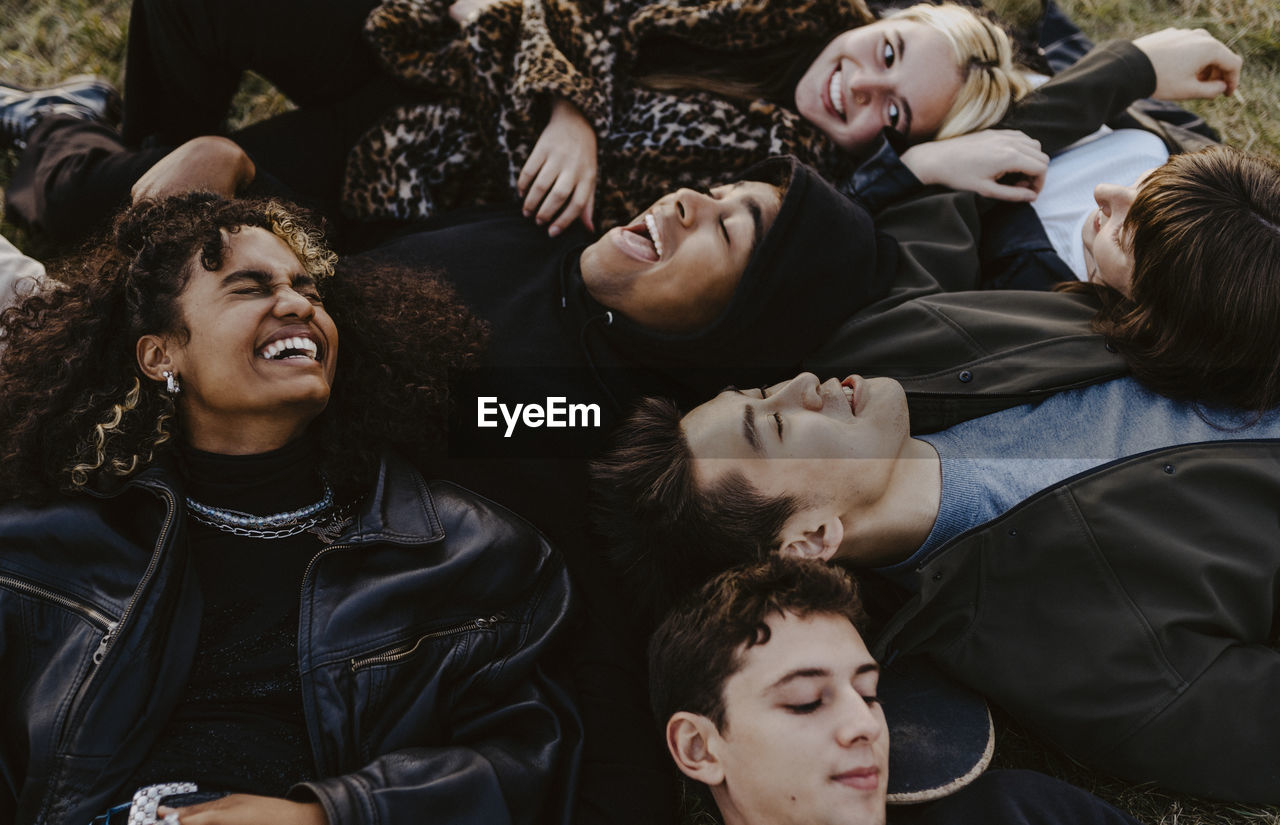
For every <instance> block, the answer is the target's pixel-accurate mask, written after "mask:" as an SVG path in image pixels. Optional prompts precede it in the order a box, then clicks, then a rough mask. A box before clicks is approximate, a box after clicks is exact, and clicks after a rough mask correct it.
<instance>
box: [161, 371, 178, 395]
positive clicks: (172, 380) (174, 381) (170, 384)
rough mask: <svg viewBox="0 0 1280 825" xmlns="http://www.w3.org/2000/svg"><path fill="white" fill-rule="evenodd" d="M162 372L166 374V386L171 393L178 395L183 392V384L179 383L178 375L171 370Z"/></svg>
mask: <svg viewBox="0 0 1280 825" xmlns="http://www.w3.org/2000/svg"><path fill="white" fill-rule="evenodd" d="M160 374H161V375H163V376H164V388H165V390H167V391H168V393H169V394H170V395H177V394H178V393H180V392H182V385H181V384H179V383H178V376H176V375H174V374H173V373H172V372H170V371H169V370H165V371H164V372H162V373H160Z"/></svg>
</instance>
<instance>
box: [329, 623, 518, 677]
mask: <svg viewBox="0 0 1280 825" xmlns="http://www.w3.org/2000/svg"><path fill="white" fill-rule="evenodd" d="M505 618H506V615H505V614H502V613H494V614H493V615H492V616H484V617H481V618H477V619H472V620H471V621H468V622H459V623H458V624H455V625H450V626H449V627H444V628H441V629H440V630H433V631H432V632H430V633H424V634H423V635H421V636H419V637H418V638H417V640H416V641H413V642H406V643H405V644H401V645H396V646H395V647H392V648H390V649H389V650H385V651H383V652H382V653H376V654H374V655H372V656H363V657H360V658H357V659H352V660H351V670H352V671H353V672H354V671H357V670H362V669H364V668H366V667H372V666H373V665H384V664H387V663H388V662H394V661H397V660H400V659H406V658H408V657H409V656H412V655H413V654H414V653H415V652H416V651H417V650H418V648H419V647H421V646H422V643H423V642H427V641H430V640H431V639H438V638H440V637H441V636H450V635H452V634H454V633H462V632H463V631H467V630H492V629H493V627H494V625H496V624H497V623H498V622H500V621H502V620H503V619H505Z"/></svg>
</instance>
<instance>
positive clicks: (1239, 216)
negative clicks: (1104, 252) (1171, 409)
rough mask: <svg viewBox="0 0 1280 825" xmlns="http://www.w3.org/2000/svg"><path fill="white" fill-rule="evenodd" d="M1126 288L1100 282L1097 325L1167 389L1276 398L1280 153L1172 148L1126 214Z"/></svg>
mask: <svg viewBox="0 0 1280 825" xmlns="http://www.w3.org/2000/svg"><path fill="white" fill-rule="evenodd" d="M1122 240H1123V242H1124V243H1125V244H1126V245H1128V246H1129V247H1130V249H1131V251H1132V253H1133V262H1134V270H1133V278H1132V281H1131V282H1130V283H1131V286H1130V294H1129V297H1125V296H1123V295H1121V294H1120V293H1118V292H1116V291H1114V290H1111V289H1108V288H1106V287H1102V288H1099V292H1100V294H1101V296H1102V298H1103V308H1102V310H1101V311H1100V312H1099V314H1098V316H1097V318H1096V319H1095V322H1094V326H1095V329H1097V330H1098V331H1099V332H1101V333H1102V334H1104V335H1106V336H1107V337H1108V338H1109V339H1110V340H1111V342H1112V344H1113V345H1114V346H1115V347H1117V348H1118V349H1119V351H1120V353H1121V354H1122V355H1123V356H1124V357H1125V359H1126V361H1128V363H1129V366H1130V368H1131V369H1132V371H1133V375H1134V377H1135V378H1137V379H1138V380H1139V381H1141V382H1142V383H1143V384H1145V385H1146V386H1148V387H1149V388H1151V389H1152V390H1153V391H1155V392H1158V393H1160V394H1162V395H1166V396H1169V397H1171V398H1179V399H1185V400H1189V401H1195V402H1200V403H1206V404H1223V405H1231V406H1236V407H1240V408H1243V409H1248V410H1257V411H1261V410H1265V409H1270V408H1271V407H1275V406H1277V405H1280V324H1277V323H1276V318H1277V317H1280V163H1277V162H1276V161H1274V160H1272V159H1270V158H1267V157H1264V156H1262V155H1254V154H1246V153H1244V152H1240V151H1238V150H1235V149H1231V148H1229V147H1226V146H1216V147H1212V148H1209V149H1206V150H1204V151H1201V152H1196V153H1193V154H1185V155H1175V156H1174V157H1172V158H1170V159H1169V162H1168V163H1166V164H1165V165H1164V166H1161V167H1160V168H1159V169H1157V170H1156V171H1154V172H1152V174H1151V175H1150V176H1149V177H1148V178H1147V179H1146V181H1144V183H1143V185H1142V187H1141V188H1140V189H1139V191H1138V194H1137V197H1136V198H1135V200H1134V202H1133V204H1132V206H1130V208H1129V213H1128V215H1127V216H1126V218H1125V223H1124V230H1123V239H1122Z"/></svg>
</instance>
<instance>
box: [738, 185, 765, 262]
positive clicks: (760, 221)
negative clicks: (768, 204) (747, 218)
mask: <svg viewBox="0 0 1280 825" xmlns="http://www.w3.org/2000/svg"><path fill="white" fill-rule="evenodd" d="M742 200H743V202H744V203H745V204H746V205H747V211H748V212H750V213H751V223H752V224H753V225H754V227H755V235H754V236H753V237H752V238H751V253H754V252H755V251H756V247H757V246H759V245H760V240H761V239H762V238H764V210H763V209H762V208H761V207H760V203H759V201H757V200H756V199H755V198H743V199H742Z"/></svg>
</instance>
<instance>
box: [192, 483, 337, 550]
mask: <svg viewBox="0 0 1280 825" xmlns="http://www.w3.org/2000/svg"><path fill="white" fill-rule="evenodd" d="M320 483H321V484H323V485H324V495H323V496H322V497H321V498H320V500H319V501H317V502H316V503H314V504H308V505H307V506H306V507H299V508H298V509H297V510H289V511H287V512H284V513H274V514H272V515H269V516H255V515H253V514H252V513H244V512H241V511H239V510H224V509H222V508H221V507H210V506H209V505H207V504H201V503H200V502H198V501H196V500H195V499H193V498H191V497H189V496H188V497H187V500H186V501H187V514H188V515H189V516H191V518H192V519H194V520H195V521H198V522H200V523H201V524H205V525H208V526H210V527H214V528H216V529H218V530H221V531H222V532H224V533H230V534H231V535H233V536H243V537H244V538H250V539H284V538H288V537H290V536H296V535H298V534H299V533H302V532H304V531H306V530H310V529H311V528H313V527H315V526H317V525H319V524H323V523H324V522H326V521H329V520H330V519H331V518H332V517H333V516H334V515H335V513H334V512H333V488H332V487H330V486H329V480H328V479H326V478H325V477H324V476H321V477H320Z"/></svg>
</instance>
